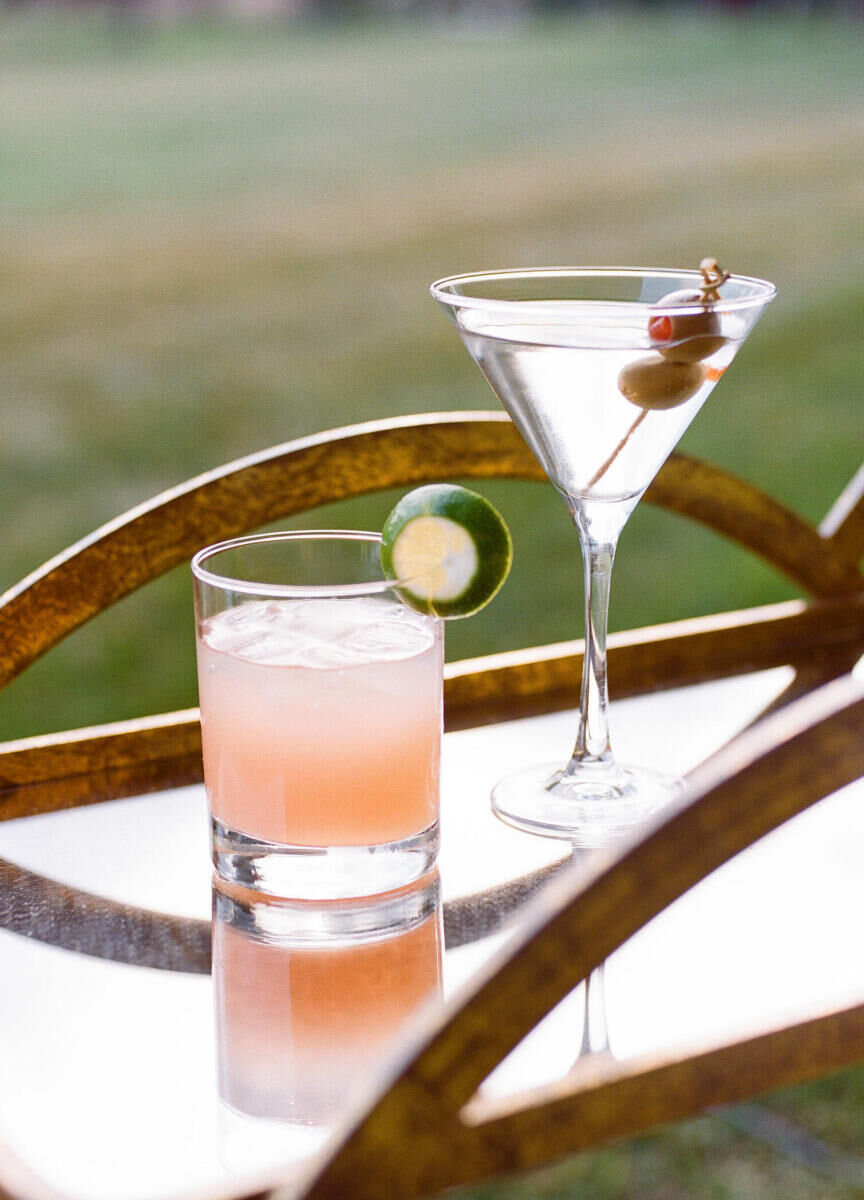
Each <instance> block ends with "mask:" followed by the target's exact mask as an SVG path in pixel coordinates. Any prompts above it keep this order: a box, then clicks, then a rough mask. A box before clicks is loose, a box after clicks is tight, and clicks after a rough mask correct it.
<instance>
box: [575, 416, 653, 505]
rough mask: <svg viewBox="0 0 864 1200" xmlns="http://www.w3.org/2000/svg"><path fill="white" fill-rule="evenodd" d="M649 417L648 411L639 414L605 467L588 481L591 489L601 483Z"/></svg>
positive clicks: (605, 463)
mask: <svg viewBox="0 0 864 1200" xmlns="http://www.w3.org/2000/svg"><path fill="white" fill-rule="evenodd" d="M647 416H648V409H647V408H643V409H642V411H641V412H640V413H639V416H638V417H637V418H636V420H635V421H634V422H633V424H632V425H631V426H630V428H629V429H628V430H627V432H626V433H625V434H624V436H623V438H622V439H621V441H620V442H619V443H618V445H617V446H616V447H615V449H614V450H613V451H612V453H611V454H610V455H609V457H608V458H607V459H606V461H605V462H604V463H603V465H602V466H601V467H598V468H597V470H596V471H595V472H594V474H593V475H592V476H591V478H590V479H589V480H588V487H589V488H592V487H593V486H594V484H595V483H599V481H600V480H601V479H602V478H603V476H604V475H605V474H606V472H607V471H608V470H609V468H610V467H611V466H612V464H613V463H614V461H615V459H616V458H617V457H618V455H619V454H620V453H621V451H622V450H623V449H624V447H625V446H626V445H627V443H628V442H629V441H630V438H631V437H632V435H633V434H634V433H635V432H636V430H637V429H638V428H639V426H640V425H641V424H642V422H643V421H644V420H645V418H646V417H647Z"/></svg>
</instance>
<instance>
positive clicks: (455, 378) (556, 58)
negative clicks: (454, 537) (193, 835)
mask: <svg viewBox="0 0 864 1200" xmlns="http://www.w3.org/2000/svg"><path fill="white" fill-rule="evenodd" d="M862 41H864V27H862V26H861V25H857V24H853V23H848V22H843V21H839V20H835V21H830V20H819V19H816V18H814V17H807V16H805V15H802V14H801V13H800V12H799V13H797V14H796V13H794V12H793V13H792V14H791V15H790V13H788V12H785V11H784V10H769V11H768V12H767V13H766V14H765V15H764V16H761V17H760V16H755V15H753V14H750V13H747V14H738V15H736V16H734V17H733V16H731V15H728V14H725V15H724V14H723V13H721V12H720V11H718V10H715V9H714V8H713V7H712V6H710V5H708V4H705V5H701V6H695V7H693V8H688V9H684V10H682V11H681V12H672V11H671V10H666V9H662V8H661V9H658V10H657V11H656V12H651V13H648V14H646V13H645V12H641V13H640V15H639V18H638V20H636V19H634V18H633V17H632V16H628V15H627V14H626V13H625V14H624V15H621V16H616V15H614V14H608V13H604V12H603V11H602V9H601V10H600V11H597V10H590V11H589V12H587V13H583V14H579V13H574V14H573V15H571V16H564V15H562V16H559V17H557V18H555V19H552V18H547V19H540V18H535V19H532V20H527V19H526V20H521V21H511V22H507V23H504V22H502V21H499V22H498V23H497V24H496V23H487V24H485V25H484V24H478V23H470V24H469V23H466V22H458V21H455V20H453V21H450V22H449V23H443V22H439V23H432V22H427V23H421V22H406V23H402V24H396V23H390V24H387V23H382V22H367V23H362V24H357V25H343V26H336V25H332V26H330V25H319V26H313V25H308V24H296V23H295V24H291V23H288V22H285V23H278V22H270V23H259V24H254V23H250V24H246V25H232V24H229V23H227V22H225V21H220V20H217V19H213V20H209V21H208V20H203V19H200V18H199V19H196V20H189V21H186V22H182V23H176V22H175V23H167V22H158V21H157V22H146V21H144V20H136V19H128V20H124V21H118V20H116V19H115V20H112V19H109V18H107V17H105V16H104V15H102V14H99V13H95V14H88V15H84V14H81V13H79V14H77V15H75V16H74V17H73V16H63V15H61V14H60V13H58V12H47V13H38V12H30V11H26V10H21V11H17V10H12V9H6V10H2V11H0V63H2V69H0V308H2V321H0V427H2V438H0V457H2V462H0V503H2V512H3V517H4V520H3V536H2V539H0V587H6V586H8V585H11V584H12V583H13V582H15V581H16V580H17V579H18V578H20V577H21V576H22V575H24V574H26V573H27V572H28V571H30V570H32V569H33V568H35V567H36V566H38V564H39V563H41V562H42V561H43V560H44V559H46V558H47V557H49V556H50V555H52V554H54V553H56V552H57V551H58V550H60V549H62V548H63V547H65V546H66V545H68V544H69V543H71V542H72V541H74V540H75V539H77V538H78V537H80V536H83V535H84V534H86V533H87V532H89V531H90V530H91V529H93V528H94V527H96V526H98V525H99V524H101V523H102V522H103V521H106V520H108V519H110V518H111V517H113V516H114V515H116V514H117V513H119V512H122V511H124V510H125V509H126V508H128V507H131V506H132V505H133V504H135V503H137V502H139V501H141V500H144V499H147V498H149V497H150V496H152V495H153V494H155V493H157V492H158V491H160V490H161V489H163V488H165V487H168V486H170V485H172V484H175V483H178V482H180V481H182V480H184V479H186V478H188V477H189V476H191V475H193V474H195V473H197V472H199V471H202V470H206V469H209V468H211V467H214V466H217V465H219V464H220V463H223V462H226V461H228V460H230V459H232V458H234V457H236V456H239V455H242V454H245V453H248V452H251V451H255V450H258V449H261V448H263V447H266V446H269V445H271V444H273V443H277V442H281V441H284V440H287V439H290V438H293V437H297V436H301V435H304V434H308V433H310V432H313V431H316V430H318V429H322V428H329V427H334V426H338V425H341V424H345V423H351V422H355V421H359V420H364V419H367V418H373V417H378V416H387V415H392V414H398V413H408V412H422V411H427V410H436V409H454V408H457V409H471V408H493V407H495V406H496V402H495V400H494V398H493V396H492V395H491V393H490V392H489V390H488V388H487V386H486V384H485V383H484V382H483V380H482V378H481V376H480V374H479V372H477V370H476V368H475V367H474V366H473V365H472V364H471V362H470V360H469V359H468V356H467V354H466V353H465V351H464V349H463V348H462V347H461V345H460V344H459V343H458V341H457V339H456V337H455V335H454V333H453V331H452V330H451V328H450V327H449V325H448V324H447V322H446V321H445V320H444V318H443V317H442V316H441V315H440V314H439V313H438V312H437V311H436V309H435V306H434V304H433V302H432V301H431V299H430V298H429V296H428V291H427V285H428V283H429V282H430V281H431V280H432V279H434V278H436V277H438V276H441V275H444V274H447V273H450V272H454V271H460V270H470V269H475V268H476V269H481V268H492V267H499V266H514V265H539V264H549V263H574V264H575V263H583V264H584V263H621V264H637V265H639V264H644V265H680V266H685V265H695V264H697V263H698V262H699V260H700V259H701V258H702V257H703V256H705V255H706V254H715V255H717V257H718V258H719V259H720V260H721V262H723V263H724V264H725V265H727V266H729V267H730V268H733V269H737V270H740V271H742V272H745V273H749V274H757V275H763V276H766V277H769V278H771V279H772V280H774V281H775V282H776V283H777V285H778V287H779V298H778V300H777V301H776V302H775V303H774V305H773V306H772V307H771V308H770V309H769V310H768V311H767V313H766V315H765V316H764V318H763V320H762V322H761V323H760V325H759V326H758V327H757V329H756V331H755V333H754V335H753V336H752V338H751V340H750V342H749V343H748V344H747V346H746V347H745V348H744V349H743V350H742V352H741V354H740V355H739V357H738V360H737V361H736V364H735V367H734V368H733V370H732V371H731V372H730V373H729V375H728V376H727V377H726V378H725V379H724V380H723V383H722V385H721V387H720V388H718V390H717V392H716V393H715V395H714V397H712V400H711V402H710V404H709V405H708V406H707V407H706V409H705V410H704V411H703V413H701V414H700V416H699V418H698V419H697V421H696V422H695V423H694V425H693V427H692V428H691V430H690V431H689V432H688V433H687V435H686V437H685V439H684V442H683V443H682V449H684V450H686V451H688V452H690V453H692V454H696V455H701V456H705V457H708V458H711V459H713V460H715V461H717V462H719V463H721V464H723V465H724V466H726V467H728V468H730V469H732V470H735V471H737V472H738V473H740V474H742V475H744V476H745V477H747V478H749V479H751V480H753V481H754V482H756V483H758V484H759V485H761V486H763V487H765V488H766V489H768V490H769V491H771V492H773V493H774V494H775V495H777V496H779V497H780V498H781V499H783V500H784V501H786V502H787V503H789V504H790V505H792V506H793V507H794V508H796V509H797V510H798V511H799V512H801V513H802V514H803V515H805V516H806V517H808V518H810V519H812V520H818V519H820V518H821V517H822V516H823V515H824V513H825V512H826V511H827V510H828V508H829V507H830V505H831V503H832V501H833V499H834V498H835V496H836V495H837V493H838V492H839V491H840V489H841V488H842V486H843V485H844V484H845V483H846V481H847V480H848V479H849V478H850V477H851V476H852V474H853V473H854V471H855V470H856V469H857V467H858V465H859V462H860V459H861V429H862V423H861V393H860V386H861V385H860V381H861V378H862V367H864V338H862V329H864V288H862V279H864V236H862V233H864V225H862V209H864V203H862V202H864V74H862V71H861V61H862ZM486 490H487V492H488V494H490V496H492V498H493V499H494V500H495V501H496V503H498V504H499V506H500V507H501V508H502V510H503V511H504V513H505V515H506V517H507V518H508V520H509V521H510V523H511V525H512V527H513V530H514V535H515V543H516V565H515V568H514V572H513V576H512V579H511V581H510V582H509V583H508V584H507V586H506V587H505V589H504V591H503V592H502V594H501V595H500V597H499V598H498V599H497V600H496V602H495V603H494V604H493V605H491V606H490V607H489V608H488V609H487V610H486V611H485V612H484V613H483V614H481V615H480V616H478V617H476V618H475V619H473V620H471V621H467V622H461V623H455V624H453V625H452V626H451V628H450V629H449V630H448V645H449V653H450V656H451V657H462V656H464V655H466V654H471V653H476V652H483V651H488V650H494V649H499V648H504V647H507V646H513V645H520V644H521V645H527V644H531V643H533V642H540V641H545V640H548V639H550V638H554V639H557V638H563V637H568V636H575V635H577V634H579V633H581V628H582V624H581V611H580V610H581V582H580V580H581V572H580V568H579V563H578V549H577V544H576V539H575V535H574V533H573V531H572V529H571V528H570V525H569V522H568V518H567V516H566V513H565V512H564V508H563V505H562V504H561V502H560V501H559V500H558V499H557V498H556V497H555V495H554V494H552V490H551V488H550V487H547V486H541V485H503V484H502V485H498V486H495V487H492V486H489V487H488V488H486ZM392 499H393V497H392V496H383V497H375V498H372V499H370V500H367V501H364V502H362V503H355V504H351V505H347V506H339V507H338V509H337V510H336V511H335V512H332V511H331V512H326V513H317V514H311V515H310V516H309V517H308V518H304V521H303V522H295V524H303V523H305V524H310V525H311V524H318V523H321V522H323V521H326V522H328V523H330V522H337V521H338V522H344V523H345V524H348V525H371V526H380V523H381V521H382V519H383V516H384V515H385V513H386V511H387V510H388V508H389V506H390V503H391V502H392ZM791 594H792V592H791V590H790V588H789V586H788V585H787V584H786V583H785V582H784V581H783V580H782V579H779V578H778V577H776V576H775V575H773V574H772V573H771V572H769V571H768V570H767V569H766V568H764V567H762V566H760V565H759V564H758V563H755V562H754V561H753V560H752V559H749V558H748V557H746V556H745V555H743V554H742V553H740V552H738V551H735V550H733V549H732V548H729V547H727V546H725V545H724V544H722V543H721V542H720V541H719V540H718V539H717V538H715V537H713V536H712V535H710V534H708V533H706V532H704V531H701V530H699V529H697V528H695V527H691V526H690V525H689V524H687V523H684V522H681V521H679V520H678V519H677V518H674V517H672V516H670V515H668V514H664V513H660V512H657V511H653V510H651V509H650V508H649V507H648V506H642V507H641V508H640V509H639V510H637V512H636V514H635V515H634V517H633V518H632V520H631V522H630V525H629V526H628V528H627V529H626V530H625V533H624V536H623V539H622V545H621V554H620V556H619V562H618V565H617V567H616V579H615V586H614V588H613V600H612V625H613V627H624V626H631V625H638V624H645V623H649V622H653V621H661V620H668V619H672V618H675V617H679V616H686V615H692V614H696V613H702V612H709V611H712V610H715V609H718V608H725V607H738V606H743V605H749V604H756V603H763V602H767V601H771V600H776V599H780V598H784V597H786V596H789V595H791ZM194 702H195V680H194V662H193V653H192V618H191V595H190V584H189V579H188V572H187V571H186V570H185V569H184V570H182V571H177V572H174V573H173V574H172V575H171V576H169V577H167V578H166V579H165V580H163V581H161V582H160V583H158V584H156V585H154V586H151V587H150V588H147V589H145V591H144V592H142V593H141V594H140V595H138V596H136V597H133V598H132V599H130V600H128V601H125V602H124V603H123V604H121V605H119V606H118V607H117V608H116V609H115V610H113V611H112V612H110V613H109V614H107V615H105V616H104V617H101V618H99V620H98V621H96V622H94V623H93V624H92V626H90V627H88V628H86V629H84V630H82V631H81V632H80V633H78V634H76V635H75V636H74V637H72V638H71V639H69V641H68V642H67V643H66V644H64V646H62V647H60V648H59V649H58V650H56V651H54V652H52V653H51V654H50V655H48V656H47V657H46V659H45V660H44V661H43V662H42V663H40V664H38V665H37V666H36V667H35V668H33V669H31V671H29V672H28V673H27V674H26V675H25V676H24V677H23V678H22V679H21V680H20V681H19V682H17V683H16V684H14V685H12V687H10V688H9V689H8V690H7V691H6V692H5V693H4V695H3V696H2V698H0V736H3V737H11V736H21V735H26V734H31V733H37V732H46V731H48V730H51V729H54V728H62V727H67V726H75V725H83V724H87V723H91V722H95V721H100V720H107V719H112V718H118V717H125V716H134V715H138V714H142V713H147V712H152V711H158V710H170V709H174V708H179V707H185V706H187V705H190V704H193V703H194ZM860 1087H861V1083H860V1079H859V1078H858V1075H857V1074H856V1073H851V1074H849V1075H846V1076H842V1077H840V1078H839V1080H834V1081H829V1082H828V1083H827V1084H822V1085H818V1086H817V1087H814V1088H811V1089H804V1090H803V1091H801V1092H799V1093H797V1094H796V1095H797V1097H798V1098H797V1099H784V1098H782V1097H781V1098H779V1099H777V1100H776V1101H775V1102H774V1104H775V1106H776V1107H777V1108H778V1111H780V1112H781V1113H784V1112H787V1111H788V1112H791V1113H793V1114H794V1116H795V1119H796V1120H797V1121H799V1122H803V1124H804V1125H805V1126H806V1127H807V1128H808V1129H809V1130H810V1132H811V1133H813V1134H814V1136H818V1137H822V1136H826V1135H830V1137H831V1139H832V1140H833V1142H834V1143H835V1144H838V1145H839V1146H841V1148H846V1149H849V1150H855V1149H858V1148H860V1144H861V1128H860V1121H858V1123H857V1125H856V1123H855V1121H856V1118H855V1115H854V1114H856V1113H860V1111H861V1097H860V1095H859V1094H858V1093H859V1092H860ZM838 1113H839V1114H844V1113H845V1114H847V1117H846V1123H845V1124H843V1123H842V1122H840V1123H839V1124H838ZM850 1113H851V1114H852V1117H851V1118H849V1116H848V1114H850ZM850 1119H851V1124H850V1123H849V1121H850ZM790 1148H794V1147H793V1146H792V1145H791V1143H790V1147H787V1149H790ZM835 1165H836V1164H835V1163H834V1162H833V1160H830V1158H829V1160H828V1166H827V1168H826V1170H825V1171H824V1172H823V1173H822V1174H818V1173H814V1172H812V1171H807V1170H802V1168H801V1167H800V1165H797V1164H796V1163H795V1161H794V1155H790V1154H788V1153H786V1152H785V1151H783V1150H782V1148H781V1151H780V1152H779V1153H778V1152H777V1150H776V1148H774V1149H770V1148H769V1149H766V1148H765V1147H764V1146H762V1145H761V1144H759V1143H758V1142H756V1141H754V1140H753V1139H752V1138H749V1137H748V1136H747V1135H746V1134H744V1133H742V1132H741V1130H740V1129H738V1128H737V1127H735V1126H733V1125H730V1124H729V1122H728V1121H727V1120H726V1119H725V1118H723V1117H710V1118H705V1119H704V1120H702V1121H699V1122H692V1123H689V1124H687V1125H684V1126H682V1127H680V1128H678V1129H676V1130H674V1131H672V1132H671V1133H668V1134H664V1135H662V1137H659V1138H645V1139H640V1140H639V1141H637V1142H636V1143H634V1144H633V1146H632V1147H631V1148H630V1150H629V1151H628V1152H626V1153H622V1152H618V1151H608V1152H606V1151H604V1152H602V1153H601V1154H598V1155H591V1156H583V1157H581V1158H579V1159H578V1160H576V1161H575V1163H569V1164H567V1165H566V1166H565V1167H563V1168H555V1169H553V1170H550V1171H547V1172H543V1173H541V1174H540V1175H538V1176H533V1177H532V1178H531V1180H530V1181H529V1182H527V1183H525V1182H519V1181H516V1182H514V1183H512V1184H508V1185H506V1186H505V1187H503V1188H502V1187H498V1188H496V1189H485V1190H482V1191H478V1192H475V1193H472V1195H474V1196H476V1197H477V1200H481V1198H482V1200H485V1198H486V1197H487V1196H489V1197H491V1196H493V1195H494V1196H495V1197H497V1198H498V1200H517V1198H518V1200H522V1198H523V1197H528V1196H531V1197H537V1198H547V1200H553V1198H557V1197H562V1198H563V1197H565V1196H566V1197H571V1196H577V1195H578V1196H579V1197H581V1198H582V1200H595V1198H600V1197H602V1198H605V1200H616V1198H618V1197H621V1198H622V1200H624V1198H633V1197H643V1196H644V1197H651V1198H652V1200H679V1198H684V1197H698V1198H699V1200H726V1198H727V1197H728V1198H732V1197H748V1198H749V1197H754V1198H757V1197H758V1198H762V1197H765V1198H766V1200H767V1198H768V1197H775V1196H777V1197H779V1196H784V1197H797V1198H799V1200H809V1197H811V1196H812V1197H814V1198H815V1197H820V1198H826V1200H834V1198H835V1197H837V1198H840V1197H846V1196H854V1195H860V1194H861V1191H860V1189H859V1190H856V1187H857V1184H856V1185H853V1184H851V1183H849V1181H848V1180H846V1181H845V1182H844V1180H843V1173H842V1171H840V1173H839V1175H838V1174H837V1173H836V1172H834V1166H835ZM841 1165H842V1164H841ZM832 1172H834V1173H833V1174H832Z"/></svg>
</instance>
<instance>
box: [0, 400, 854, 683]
mask: <svg viewBox="0 0 864 1200" xmlns="http://www.w3.org/2000/svg"><path fill="white" fill-rule="evenodd" d="M460 477H466V478H477V479H483V478H486V479H488V478H512V479H529V480H538V481H543V480H545V478H546V477H545V475H544V474H543V472H542V470H541V469H540V467H539V465H538V463H537V462H536V460H535V459H534V457H533V455H532V454H531V453H530V451H529V450H528V448H527V446H526V445H525V443H524V442H523V440H522V438H521V437H520V436H519V434H518V433H517V431H516V430H515V428H514V426H513V425H512V423H511V422H510V420H509V418H508V417H507V416H506V415H505V414H503V413H498V412H480V413H434V414H429V415H426V416H421V417H403V418H397V419H394V420H390V421H375V422H370V423H369V424H366V425H358V426H351V427H346V428H344V429H338V430H333V431H330V432H328V433H324V434H319V435H316V436H314V437H309V438H302V439H300V440H298V441H295V442H289V443H286V444H285V445H282V446H277V447H275V448H273V449H270V450H267V451H265V452H262V453H260V454H254V455H250V456H248V457H246V458H243V459H239V460H238V461H237V462H234V463H231V464H229V465H228V466H226V467H224V468H221V469H220V470H217V471H212V472H209V473H208V474H205V475H201V476H199V477H198V478H196V479H193V480H191V481H189V482H188V483H186V484H184V485H182V486H180V487H177V488H173V489H169V490H168V491H166V492H163V493H162V494H161V495H160V496H157V497H156V498H155V499H154V500H152V501H150V502H148V503H146V504H143V505H139V506H138V507H136V508H134V509H132V510H131V511H130V512H128V513H126V514H125V515H124V516H122V517H119V518H117V519H116V520H115V521H111V522H109V523H108V524H107V525H104V526H102V528H101V529H98V530H96V532H95V533H93V534H92V535H90V536H89V537H87V538H84V539H83V540H82V541H80V542H78V543H76V544H75V545H74V546H72V547H71V548H70V549H69V550H67V551H65V552H64V553H63V554H60V555H58V556H57V557H55V558H53V559H51V560H50V561H49V562H48V563H46V564H45V565H44V566H42V567H41V568H39V569H38V570H37V571H35V572H34V573H33V574H31V575H29V576H28V577H27V578H26V579H24V580H22V581H21V583H19V584H18V585H16V586H15V587H14V588H12V589H10V590H9V591H7V592H6V593H5V595H4V596H2V597H0V648H2V649H0V686H3V685H4V684H6V683H8V682H9V681H10V680H12V679H14V678H15V677H16V675H18V674H19V673H20V672H21V671H22V670H23V669H24V668H25V667H26V666H28V665H29V664H30V663H31V662H32V661H34V660H35V659H36V658H38V657H39V656H40V655H41V654H43V653H45V651H47V650H48V649H50V647H51V646H53V645H55V644H56V643H57V642H58V641H60V640H61V639H62V638H63V637H65V636H66V635H67V634H69V633H71V632H72V631H73V630H74V629H77V628H78V627H79V626H80V625H82V624H84V622H86V621H88V620H90V619H91V618H92V617H94V616H95V615H96V614H97V613H99V612H101V611H103V610H104V609H105V608H107V607H109V606H110V605H112V604H114V603H115V602H116V601H118V600H120V599H122V598H123V597H124V596H127V595H129V594H130V593H131V592H133V591H135V590H136V589H137V588H138V587H140V586H142V584H144V583H147V582H148V581H149V580H151V579H154V578H156V577H158V576H159V575H161V574H163V573H164V572H165V571H168V570H170V569H171V568H172V567H175V566H178V565H179V564H181V563H183V562H186V561H188V559H189V558H191V556H192V554H194V553H195V551H196V550H197V549H199V548H200V547H201V546H203V545H206V544H207V543H210V542H214V541H218V540H221V539H223V538H226V537H232V536H235V535H237V534H240V533H243V532H246V531H248V530H250V529H254V528H256V527H258V526H260V525H263V524H266V523H268V522H270V521H274V520H276V519H278V518H279V517H285V516H289V515H292V514H295V513H298V512H303V511H306V510H308V509H312V508H316V507H318V506H319V505H322V504H325V503H330V502H332V501H334V500H340V499H344V498H346V497H348V496H357V495H362V494H365V493H369V492H372V491H380V490H383V489H386V488H391V487H409V486H414V485H417V484H420V483H424V482H428V481H430V480H435V479H442V478H460ZM646 498H647V499H648V500H649V501H651V502H653V503H655V504H659V505H662V506H663V507H665V508H668V509H670V510H672V511H674V512H678V513H680V514H683V515H686V516H690V517H694V518H696V519H698V520H700V521H702V522H704V523H705V524H706V525H708V526H709V527H711V528H712V529H714V530H716V531H717V532H719V533H723V534H725V535H727V536H729V537H732V538H734V539H736V540H738V541H739V542H741V544H742V545H744V546H746V547H748V548H749V549H751V550H752V551H753V552H754V553H756V554H759V555H761V556H763V557H765V558H766V559H767V560H768V561H769V562H771V563H772V564H773V565H774V566H775V567H776V568H777V569H778V570H781V571H783V572H784V573H785V574H786V575H788V576H789V578H791V579H792V580H793V581H794V582H795V583H797V584H798V585H799V586H801V587H802V588H804V589H805V591H808V592H810V593H811V594H812V595H815V596H835V595H844V594H850V593H852V592H855V591H860V590H861V588H862V576H861V575H860V573H859V572H858V571H857V569H856V567H855V565H854V564H853V563H850V562H849V561H848V560H847V559H846V558H845V557H843V556H842V555H829V554H827V553H826V549H825V545H824V542H823V540H822V539H821V538H820V537H819V535H818V533H816V531H815V530H813V529H812V528H811V527H810V526H809V525H807V523H806V522H804V521H802V520H801V518H799V517H797V516H796V515H795V514H794V513H792V512H791V511H790V510H789V509H787V508H785V507H784V506H783V505H780V504H778V503H777V502H776V501H774V500H772V499H771V498H770V497H768V496H766V495H764V494H763V493H761V492H759V491H758V489H755V488H753V487H752V486H751V485H749V484H746V483H744V482H743V481H741V480H737V479H735V477H733V476H731V475H729V474H728V473H726V472H723V471H721V470H719V469H718V468H716V467H711V466H709V465H708V464H705V463H698V462H696V461H694V460H691V459H687V458H684V457H683V456H681V455H677V454H673V455H672V456H670V458H669V459H668V460H667V462H666V463H665V464H664V466H663V468H662V469H661V471H660V473H659V474H658V476H657V478H656V479H655V481H654V483H653V484H652V485H651V487H650V488H649V490H648V492H647V493H646Z"/></svg>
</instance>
